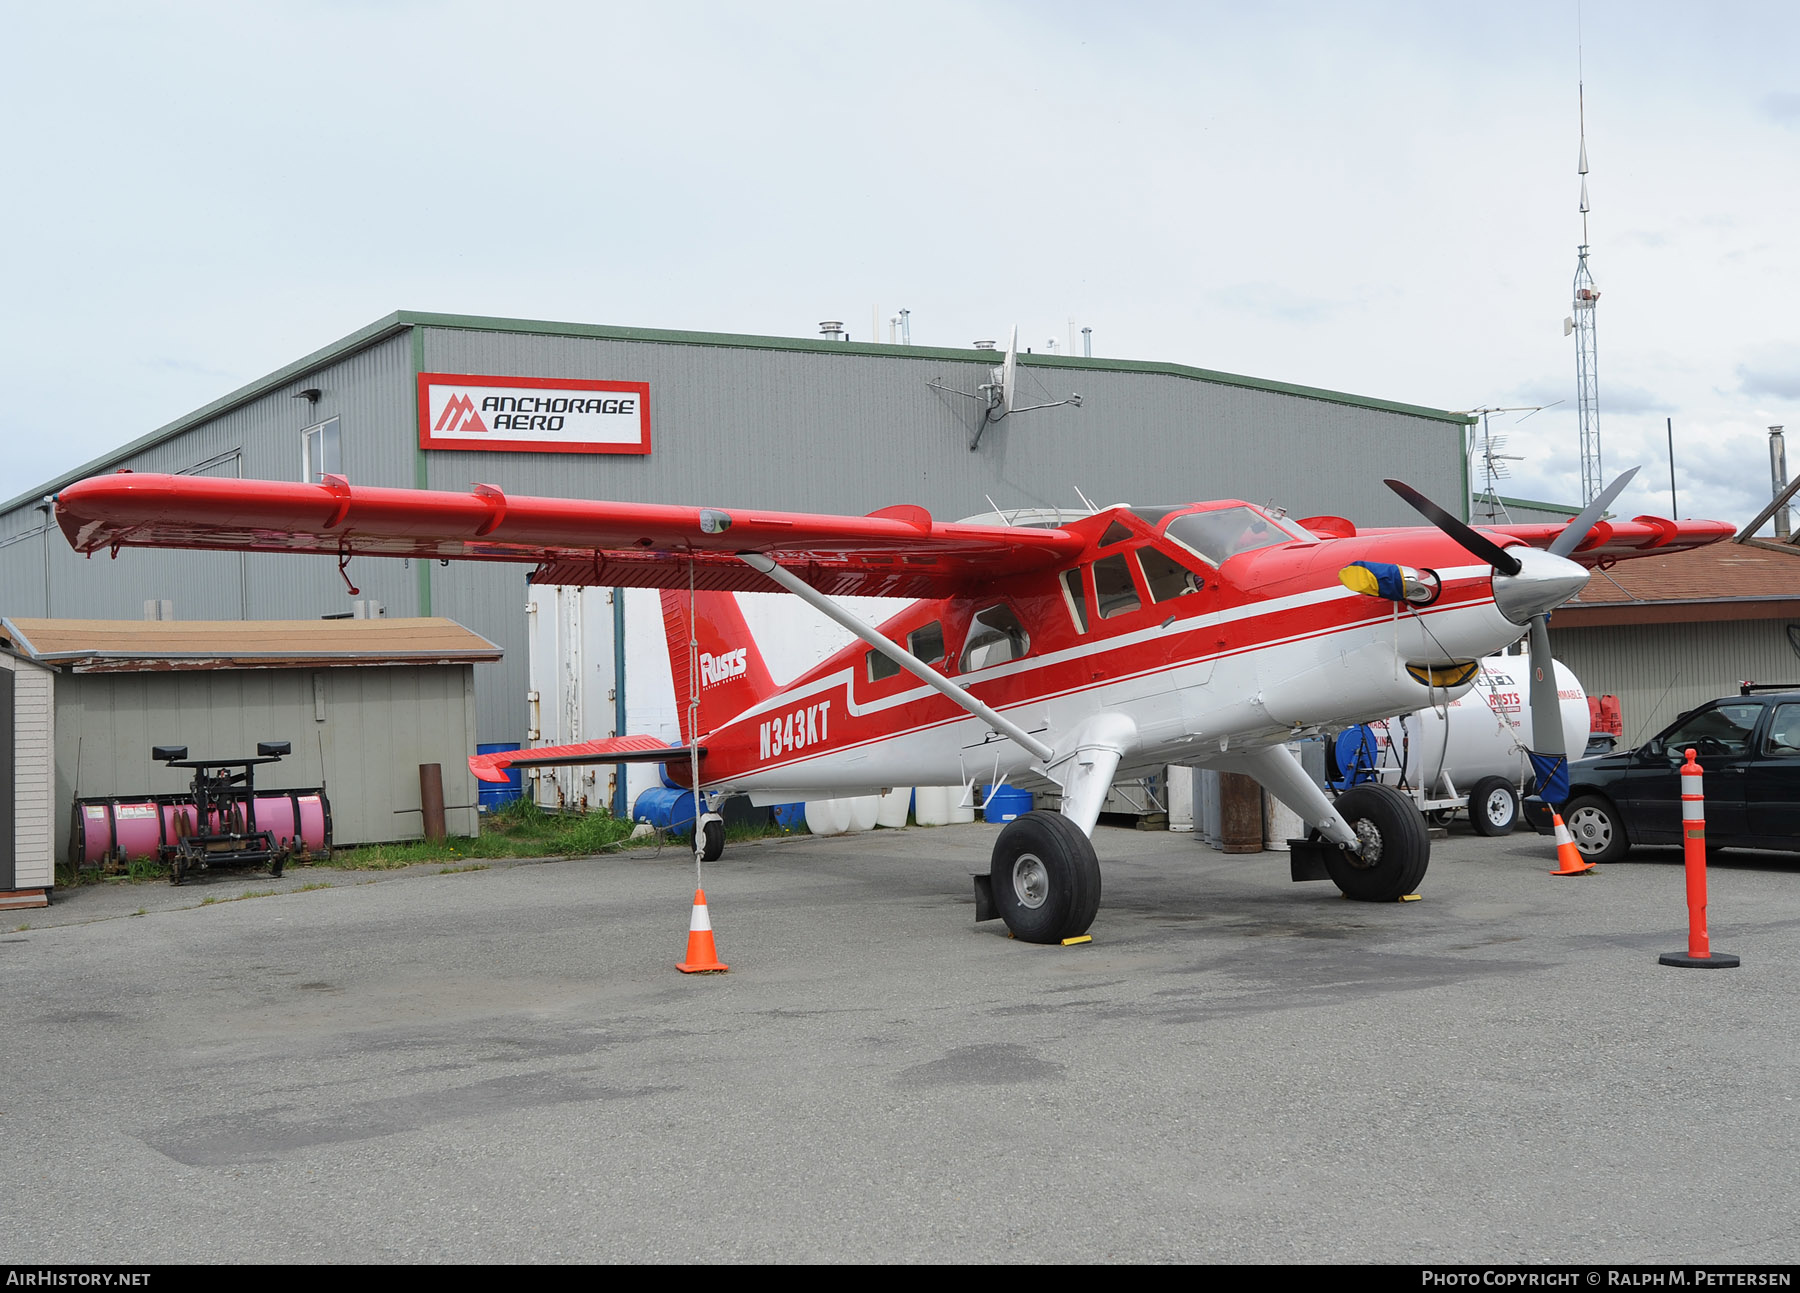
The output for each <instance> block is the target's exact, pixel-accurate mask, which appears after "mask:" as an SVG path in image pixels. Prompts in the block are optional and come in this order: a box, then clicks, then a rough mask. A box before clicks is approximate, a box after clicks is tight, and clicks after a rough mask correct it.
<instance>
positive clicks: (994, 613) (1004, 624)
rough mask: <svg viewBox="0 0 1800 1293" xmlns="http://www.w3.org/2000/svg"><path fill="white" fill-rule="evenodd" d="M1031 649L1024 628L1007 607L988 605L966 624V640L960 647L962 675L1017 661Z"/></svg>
mask: <svg viewBox="0 0 1800 1293" xmlns="http://www.w3.org/2000/svg"><path fill="white" fill-rule="evenodd" d="M1030 649H1031V639H1030V637H1028V636H1027V635H1026V633H1025V626H1024V625H1023V624H1021V623H1019V617H1018V616H1017V615H1014V614H1013V613H1012V608H1011V607H1010V606H1004V605H1002V606H990V607H988V608H987V609H986V610H985V611H982V612H980V613H979V614H977V615H976V616H975V618H974V619H973V620H971V621H970V622H969V640H968V642H967V643H965V644H964V646H963V653H962V666H961V668H962V672H964V673H974V672H976V671H977V670H981V669H991V668H993V667H994V666H995V665H997V664H1005V663H1006V662H1007V661H1008V660H1017V659H1018V658H1019V657H1020V656H1022V655H1024V654H1025V653H1026V652H1027V651H1029V650H1030Z"/></svg>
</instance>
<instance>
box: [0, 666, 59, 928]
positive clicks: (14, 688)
mask: <svg viewBox="0 0 1800 1293" xmlns="http://www.w3.org/2000/svg"><path fill="white" fill-rule="evenodd" d="M54 682H55V675H54V673H53V672H52V671H51V670H50V669H49V668H48V667H46V666H45V665H41V664H39V663H37V662H36V661H34V660H31V659H29V658H27V657H25V656H22V655H19V654H18V653H17V652H13V651H4V650H0V910H5V909H11V908H15V907H42V906H43V905H44V904H45V902H46V901H47V899H46V897H45V895H46V893H47V892H48V891H49V889H50V888H51V886H52V885H53V884H54V883H55V880H56V872H55V855H54V853H52V851H51V849H52V835H53V834H54V827H53V824H52V823H53V818H54V814H53V812H52V808H51V806H52V794H53V790H52V776H51V762H50V750H51V740H52V729H53V725H54V722H55V715H54V710H53V708H52V701H53V696H54V690H55V689H54Z"/></svg>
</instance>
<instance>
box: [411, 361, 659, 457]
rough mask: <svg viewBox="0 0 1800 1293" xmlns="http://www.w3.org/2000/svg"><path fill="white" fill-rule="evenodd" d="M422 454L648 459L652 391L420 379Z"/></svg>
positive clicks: (613, 385)
mask: <svg viewBox="0 0 1800 1293" xmlns="http://www.w3.org/2000/svg"><path fill="white" fill-rule="evenodd" d="M419 447H420V448H422V449H506V450H511V451H513V452H515V453H517V452H521V451H522V452H525V453H649V452H650V384H649V383H648V382H599V381H585V380H574V379H565V378H560V377H475V376H470V375H468V374H461V373H420V374H419Z"/></svg>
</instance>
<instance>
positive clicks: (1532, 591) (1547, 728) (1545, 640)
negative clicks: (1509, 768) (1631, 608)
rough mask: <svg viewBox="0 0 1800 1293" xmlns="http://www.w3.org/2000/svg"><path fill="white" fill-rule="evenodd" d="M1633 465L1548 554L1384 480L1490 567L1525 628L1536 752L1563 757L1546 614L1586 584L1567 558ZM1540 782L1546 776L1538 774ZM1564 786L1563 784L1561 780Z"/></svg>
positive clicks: (1500, 602)
mask: <svg viewBox="0 0 1800 1293" xmlns="http://www.w3.org/2000/svg"><path fill="white" fill-rule="evenodd" d="M1637 473H1638V469H1637V468H1636V467H1633V468H1632V469H1631V470H1630V471H1628V472H1626V473H1624V474H1623V475H1622V476H1620V477H1619V478H1618V479H1617V480H1615V481H1613V483H1612V484H1610V485H1608V486H1607V487H1606V488H1605V489H1604V490H1602V491H1601V492H1600V494H1599V496H1598V497H1596V498H1595V499H1594V501H1593V502H1591V503H1589V504H1588V505H1587V506H1586V507H1584V508H1583V509H1582V510H1581V513H1580V515H1578V516H1577V517H1576V518H1575V519H1574V520H1572V521H1570V522H1569V523H1568V525H1566V526H1564V527H1563V530H1562V533H1560V534H1558V535H1557V536H1556V538H1555V539H1554V540H1552V541H1551V544H1550V548H1549V551H1548V552H1539V551H1537V550H1536V549H1533V548H1515V549H1513V550H1511V551H1508V550H1506V549H1504V548H1502V547H1500V545H1499V544H1497V543H1495V542H1494V541H1493V540H1491V539H1489V538H1488V537H1487V536H1486V535H1483V534H1481V533H1479V532H1478V531H1476V530H1475V529H1474V528H1473V527H1471V526H1469V525H1467V524H1465V523H1464V522H1463V521H1461V520H1459V519H1458V518H1457V517H1455V516H1452V515H1451V514H1450V513H1449V512H1447V511H1445V510H1444V509H1443V508H1441V507H1439V506H1438V505H1437V504H1436V503H1434V502H1432V501H1431V500H1430V499H1429V498H1426V497H1425V495H1423V494H1421V493H1420V492H1419V491H1418V490H1416V489H1414V488H1413V487H1412V486H1411V485H1408V484H1406V483H1405V482H1404V481H1398V480H1389V481H1386V482H1384V483H1385V484H1386V485H1387V487H1388V488H1389V489H1391V490H1393V491H1394V492H1395V493H1396V494H1398V495H1399V496H1400V497H1401V498H1403V499H1405V500H1406V501H1407V502H1408V503H1410V504H1411V505H1412V507H1413V508H1414V509H1415V510H1416V511H1417V512H1419V514H1420V515H1422V516H1423V517H1424V518H1425V519H1426V520H1428V521H1430V522H1431V523H1432V524H1433V525H1435V526H1437V528H1438V529H1440V530H1442V531H1443V532H1444V533H1445V534H1447V535H1449V536H1450V537H1451V538H1452V539H1454V540H1456V542H1457V544H1458V545H1459V546H1461V547H1462V548H1463V550H1464V551H1466V552H1468V553H1469V554H1470V555H1471V556H1474V557H1476V558H1478V559H1480V560H1482V561H1485V562H1487V563H1488V564H1489V565H1490V566H1492V567H1493V568H1494V576H1495V578H1494V602H1495V604H1496V605H1497V606H1498V607H1499V608H1500V613H1501V614H1502V615H1505V616H1506V618H1507V619H1509V620H1512V621H1513V622H1514V623H1516V624H1521V625H1523V626H1524V627H1525V628H1526V629H1527V630H1528V631H1529V635H1530V636H1529V648H1528V650H1529V652H1530V654H1529V656H1528V659H1529V661H1530V668H1531V736H1532V744H1533V745H1534V746H1536V747H1537V750H1536V753H1538V754H1540V755H1544V756H1550V757H1553V758H1562V759H1567V757H1568V753H1569V751H1568V743H1567V742H1566V741H1564V739H1563V728H1562V706H1561V704H1560V703H1559V700H1558V697H1557V694H1556V666H1555V664H1554V663H1553V662H1552V660H1551V658H1550V619H1549V617H1550V612H1551V611H1552V610H1554V609H1555V608H1556V607H1558V606H1560V605H1562V604H1563V602H1565V601H1567V600H1568V599H1569V598H1570V597H1573V596H1574V595H1575V594H1576V593H1577V592H1579V591H1580V590H1581V587H1582V585H1584V584H1585V583H1586V582H1587V578H1588V576H1587V572H1586V571H1585V570H1583V569H1581V568H1580V567H1579V566H1577V565H1576V564H1575V563H1574V562H1572V561H1570V560H1569V554H1571V553H1572V552H1574V551H1575V549H1576V548H1578V547H1580V546H1581V541H1582V540H1583V539H1585V538H1587V536H1588V532H1589V531H1590V530H1592V529H1593V528H1594V525H1595V523H1596V522H1598V521H1599V520H1600V518H1601V517H1602V516H1604V515H1605V514H1606V509H1607V508H1608V507H1610V506H1612V503H1613V500H1614V499H1616V498H1617V497H1618V496H1619V495H1620V494H1621V493H1623V492H1624V490H1625V487H1626V486H1627V485H1629V484H1630V483H1631V478H1632V477H1633V476H1635V475H1637ZM1539 780H1540V782H1541V781H1542V780H1544V778H1543V777H1540V778H1539ZM1564 785H1567V780H1566V778H1565V780H1564Z"/></svg>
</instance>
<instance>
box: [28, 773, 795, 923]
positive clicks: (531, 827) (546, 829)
mask: <svg viewBox="0 0 1800 1293" xmlns="http://www.w3.org/2000/svg"><path fill="white" fill-rule="evenodd" d="M631 827H632V824H631V823H630V822H625V821H620V820H619V819H617V818H615V817H614V816H613V815H612V814H611V813H607V812H592V813H547V812H545V811H544V810H543V809H541V808H539V807H538V806H537V805H536V804H535V803H533V802H532V801H531V800H529V799H515V800H513V801H511V802H510V803H508V804H506V805H505V806H504V807H502V808H501V809H500V810H499V811H497V812H493V813H484V814H482V818H481V834H480V835H479V836H476V837H473V838H470V837H467V836H464V837H458V838H452V839H447V840H444V841H442V842H441V843H433V842H432V841H430V840H404V841H401V842H399V843H396V844H367V845H364V846H362V847H360V848H353V849H338V850H336V851H334V852H332V853H331V854H330V855H329V856H327V857H315V858H306V857H296V858H294V859H293V860H292V861H291V862H289V863H288V866H289V867H291V868H299V867H306V868H308V869H312V868H329V869H332V870H339V871H393V870H398V869H399V868H401V867H409V866H414V865H416V864H418V863H421V862H451V863H459V864H462V865H455V866H449V867H446V868H444V872H443V873H444V874H450V873H453V872H459V871H476V870H480V869H482V867H483V865H484V862H483V860H484V859H493V858H535V857H587V856H591V855H593V854H596V853H605V852H608V851H610V850H613V849H617V848H620V847H622V846H626V845H628V844H629V842H630V836H631ZM784 833H785V832H782V831H780V830H778V829H775V828H773V827H766V826H732V827H729V828H727V830H726V832H725V839H726V841H727V842H728V843H737V842H742V841H745V840H752V839H761V838H763V837H765V836H768V835H781V834H784ZM646 842H647V841H646ZM673 843H674V844H675V845H676V846H679V847H684V848H685V847H689V845H688V843H687V841H685V840H680V839H677V840H674V841H673ZM108 870H111V871H112V872H113V874H108ZM168 878H169V868H168V867H167V866H166V865H165V864H163V863H161V862H158V861H156V860H154V859H151V858H135V859H133V860H132V861H130V862H128V863H127V864H126V865H125V867H124V869H123V870H122V871H121V870H120V869H119V868H118V867H117V866H116V864H111V865H109V868H108V869H101V868H95V867H83V868H79V869H77V868H74V867H68V866H59V867H58V868H57V869H56V882H57V884H58V885H61V886H68V887H73V886H75V885H82V884H143V883H148V882H150V881H161V882H164V883H166V882H167V881H168ZM327 883H328V882H324V881H321V882H318V883H315V884H309V885H306V886H304V888H308V889H317V888H324V887H327ZM245 896H246V897H249V896H251V895H245ZM206 901H208V902H215V901H219V900H218V899H207V900H206Z"/></svg>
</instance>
